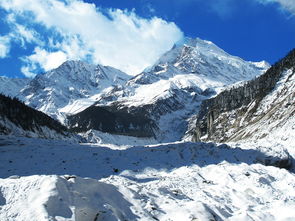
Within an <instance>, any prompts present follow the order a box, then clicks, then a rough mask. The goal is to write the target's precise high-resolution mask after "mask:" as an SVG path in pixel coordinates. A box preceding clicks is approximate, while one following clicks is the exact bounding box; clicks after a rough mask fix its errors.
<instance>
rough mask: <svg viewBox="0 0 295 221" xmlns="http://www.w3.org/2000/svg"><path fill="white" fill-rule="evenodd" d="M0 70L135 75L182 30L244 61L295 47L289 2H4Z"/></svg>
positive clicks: (293, 9)
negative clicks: (70, 65)
mask: <svg viewBox="0 0 295 221" xmlns="http://www.w3.org/2000/svg"><path fill="white" fill-rule="evenodd" d="M0 15H1V18H2V19H1V21H0V68H1V72H0V75H6V76H10V77H22V76H26V77H33V76H35V75H36V74H37V73H42V72H45V71H48V70H51V69H53V68H56V67H58V66H59V65H60V64H61V63H63V62H64V61H66V60H83V61H86V62H89V63H94V64H98V63H99V64H103V65H109V66H113V67H115V68H118V69H121V70H122V71H125V72H127V73H128V74H131V75H134V74H138V73H140V72H141V71H142V70H143V69H144V68H146V67H148V66H149V65H152V64H153V63H154V62H156V60H157V59H158V58H159V57H160V56H161V55H162V54H163V53H164V52H166V51H167V50H169V49H170V48H171V47H172V46H173V44H174V43H176V42H177V41H179V40H181V39H182V38H183V37H184V36H191V37H200V38H203V39H206V40H210V41H213V42H214V43H216V44H217V45H218V46H220V47H221V48H222V49H224V50H225V51H227V52H229V53H230V54H233V55H237V56H240V57H242V58H243V59H246V60H253V61H260V60H267V61H269V62H271V63H273V62H275V61H276V60H278V59H279V58H280V57H283V56H284V55H285V54H286V53H287V52H288V51H289V50H291V49H292V48H294V45H295V18H294V17H295V0H294V1H292V0H241V1H237V0H207V1H204V0H182V1H179V0H136V1H134V0H108V1H106V0H96V1H95V0H83V1H82V0H26V1H22V0H6V1H1V2H0Z"/></svg>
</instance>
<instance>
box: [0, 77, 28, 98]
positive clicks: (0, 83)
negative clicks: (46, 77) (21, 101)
mask: <svg viewBox="0 0 295 221" xmlns="http://www.w3.org/2000/svg"><path fill="white" fill-rule="evenodd" d="M30 80H31V79H28V78H8V77H3V76H0V93H1V94H5V95H6V96H9V97H15V96H17V95H18V94H19V92H20V90H21V89H23V88H24V87H25V86H26V85H27V84H28V83H29V82H30Z"/></svg>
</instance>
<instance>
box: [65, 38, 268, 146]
mask: <svg viewBox="0 0 295 221" xmlns="http://www.w3.org/2000/svg"><path fill="white" fill-rule="evenodd" d="M267 68H268V64H267V63H266V62H260V63H253V62H246V61H243V60H242V59H241V58H238V57H235V56H231V55H229V54H227V53H226V52H224V51H223V50H222V49H220V48H218V47H217V46H216V45H214V44H213V43H212V42H209V41H204V40H201V39H187V40H186V41H185V42H184V44H181V45H178V46H175V47H174V48H172V49H171V50H170V51H169V52H167V53H166V54H164V55H163V56H162V57H161V58H160V59H159V61H158V62H157V63H156V64H155V65H154V66H153V67H151V68H149V70H146V71H145V72H143V73H141V74H139V75H137V76H135V77H134V78H132V79H130V80H129V81H128V82H127V83H126V85H124V86H123V87H117V88H114V89H113V90H111V91H108V92H106V93H103V94H102V96H101V99H100V100H98V102H97V103H96V104H95V105H93V106H92V107H91V111H89V110H85V111H87V113H90V112H91V113H92V114H91V115H90V114H85V113H84V112H81V113H78V114H77V115H74V116H72V117H70V118H69V125H70V126H71V127H73V128H74V127H76V126H77V125H80V129H83V130H88V129H92V128H94V129H98V125H101V124H102V125H104V122H103V119H102V120H99V118H100V117H99V113H100V112H101V109H102V108H103V109H111V110H112V112H113V113H114V112H118V113H122V112H124V113H125V114H123V115H122V116H117V117H118V118H117V119H121V120H119V121H122V118H121V117H125V116H129V117H128V118H129V119H132V118H133V117H132V116H141V117H142V118H144V119H149V121H150V122H154V123H153V124H152V125H147V127H146V126H145V128H146V129H147V130H146V131H145V133H146V134H151V133H150V131H151V130H153V133H152V134H155V135H156V137H157V139H158V140H159V141H175V140H179V139H181V137H182V136H183V134H184V132H185V131H186V128H187V122H186V120H187V119H189V118H190V117H191V116H192V114H193V113H194V112H195V110H196V109H198V107H199V105H200V103H201V101H202V100H204V99H208V98H210V97H211V96H213V95H215V94H216V93H218V92H220V91H221V90H222V89H223V88H225V87H226V86H228V85H230V84H233V83H236V82H238V81H244V80H249V79H252V78H253V77H255V76H257V75H260V74H262V73H263V72H264V71H265V70H266V69H267ZM95 110H97V111H95ZM85 116H87V118H86V117H85ZM94 121H95V122H96V123H95V124H94V123H93V122H94ZM82 122H83V123H82ZM82 125H83V126H82ZM94 125H96V127H95V126H94ZM127 125H128V128H130V127H131V128H133V126H134V125H133V122H132V121H130V122H127ZM93 126H94V127H93ZM103 127H105V126H103ZM118 127H120V125H118ZM114 128H116V127H114ZM128 128H127V129H126V130H128ZM139 129H140V131H142V127H139ZM155 129H156V130H155ZM126 130H125V131H126ZM132 131H133V132H134V130H132ZM109 132H113V133H118V132H120V130H117V129H115V130H112V131H109ZM132 134H133V133H131V134H130V135H132Z"/></svg>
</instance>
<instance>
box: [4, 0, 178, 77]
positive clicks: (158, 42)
mask: <svg viewBox="0 0 295 221" xmlns="http://www.w3.org/2000/svg"><path fill="white" fill-rule="evenodd" d="M0 7H3V8H4V9H5V10H6V11H7V12H8V13H10V14H11V15H13V16H18V17H21V18H22V20H26V22H27V24H29V23H30V24H38V25H40V24H41V25H42V26H44V27H45V28H46V30H47V31H50V33H51V36H47V38H48V42H47V44H46V45H41V42H39V43H38V41H37V40H36V39H37V37H36V36H37V34H36V30H32V29H28V28H26V27H24V25H26V24H18V25H19V26H17V27H24V28H23V29H22V28H21V29H19V31H18V33H20V34H21V36H23V38H24V39H25V41H26V42H28V41H30V40H31V41H34V42H35V43H36V44H37V45H38V46H39V47H38V48H37V49H36V50H35V52H34V54H33V55H32V56H33V57H30V56H28V57H27V58H26V59H24V61H26V62H28V61H30V62H31V63H30V65H29V66H31V67H33V65H32V62H36V64H38V65H40V66H41V67H42V68H43V69H44V70H47V68H48V67H54V64H56V65H58V63H60V62H56V61H55V62H52V65H48V63H46V62H44V61H43V60H42V59H41V60H37V59H34V55H36V54H39V56H45V57H48V56H49V55H48V54H46V53H41V52H44V51H58V52H60V53H63V56H59V59H61V60H62V59H64V58H65V57H66V58H67V59H81V60H88V61H90V62H93V63H101V64H103V65H110V66H113V67H116V68H119V69H121V70H123V71H126V72H127V73H129V74H137V73H139V72H140V71H142V70H143V69H144V68H146V67H147V66H149V65H151V64H152V63H154V62H155V61H156V59H157V58H158V57H159V56H160V55H161V54H162V53H164V52H165V51H167V50H168V49H170V48H171V47H172V46H173V44H174V43H175V42H176V41H178V40H180V39H181V38H182V37H183V35H182V32H181V31H180V30H179V28H178V27H177V26H176V25H175V24H174V23H168V22H166V21H164V20H162V19H160V18H156V17H154V18H152V19H143V18H140V17H138V16H137V15H136V14H135V12H127V11H121V10H103V9H99V8H96V6H95V5H94V4H89V3H85V2H83V1H81V0H65V1H62V0H26V1H23V0H6V1H1V2H0ZM39 34H40V35H42V33H39ZM57 36H58V37H57ZM60 55H61V54H60ZM56 59H57V58H56ZM27 67H28V66H27ZM31 71H32V70H31Z"/></svg>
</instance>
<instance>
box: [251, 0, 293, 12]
mask: <svg viewBox="0 0 295 221" xmlns="http://www.w3.org/2000/svg"><path fill="white" fill-rule="evenodd" d="M256 1H258V2H260V3H262V4H269V3H278V4H280V5H281V6H282V8H283V9H284V10H287V11H289V12H290V13H292V14H293V15H295V1H294V0H256Z"/></svg>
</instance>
